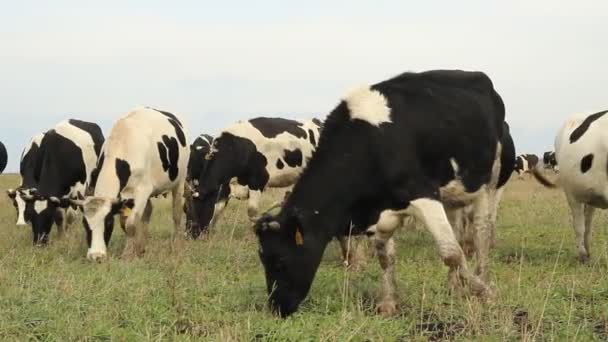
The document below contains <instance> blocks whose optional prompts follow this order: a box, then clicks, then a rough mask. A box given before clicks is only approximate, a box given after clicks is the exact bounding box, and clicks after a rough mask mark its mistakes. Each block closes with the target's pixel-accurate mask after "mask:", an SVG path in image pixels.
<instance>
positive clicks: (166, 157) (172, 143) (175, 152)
mask: <svg viewBox="0 0 608 342" xmlns="http://www.w3.org/2000/svg"><path fill="white" fill-rule="evenodd" d="M162 139H163V141H162V142H158V143H157V144H156V145H157V146H158V153H159V155H160V161H161V163H162V166H163V170H164V171H165V172H167V173H168V174H169V179H170V180H171V181H174V180H175V179H176V178H177V173H178V167H177V161H178V159H179V147H178V145H177V140H176V139H175V138H174V137H170V138H169V137H168V136H166V135H163V137H162Z"/></svg>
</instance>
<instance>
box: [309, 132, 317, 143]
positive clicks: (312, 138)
mask: <svg viewBox="0 0 608 342" xmlns="http://www.w3.org/2000/svg"><path fill="white" fill-rule="evenodd" d="M308 139H310V143H311V144H312V146H317V139H315V132H313V131H312V129H309V130H308Z"/></svg>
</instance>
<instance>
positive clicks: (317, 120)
mask: <svg viewBox="0 0 608 342" xmlns="http://www.w3.org/2000/svg"><path fill="white" fill-rule="evenodd" d="M312 122H313V123H314V124H315V125H317V126H319V127H321V126H322V125H323V122H321V120H319V119H317V118H312Z"/></svg>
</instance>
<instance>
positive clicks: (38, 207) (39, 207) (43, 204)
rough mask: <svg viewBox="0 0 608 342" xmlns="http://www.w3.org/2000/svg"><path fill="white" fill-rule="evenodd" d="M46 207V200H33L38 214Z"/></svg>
mask: <svg viewBox="0 0 608 342" xmlns="http://www.w3.org/2000/svg"><path fill="white" fill-rule="evenodd" d="M47 207H48V202H47V201H34V210H35V211H36V214H40V213H41V212H43V211H44V210H45V209H46V208H47Z"/></svg>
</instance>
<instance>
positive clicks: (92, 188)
mask: <svg viewBox="0 0 608 342" xmlns="http://www.w3.org/2000/svg"><path fill="white" fill-rule="evenodd" d="M105 159H106V155H105V153H102V154H101V156H99V160H97V166H95V169H93V171H91V181H90V182H89V186H88V188H87V190H86V191H87V193H88V195H89V196H92V195H93V193H95V186H97V179H98V178H99V172H100V171H101V169H102V168H103V162H104V161H105Z"/></svg>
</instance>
